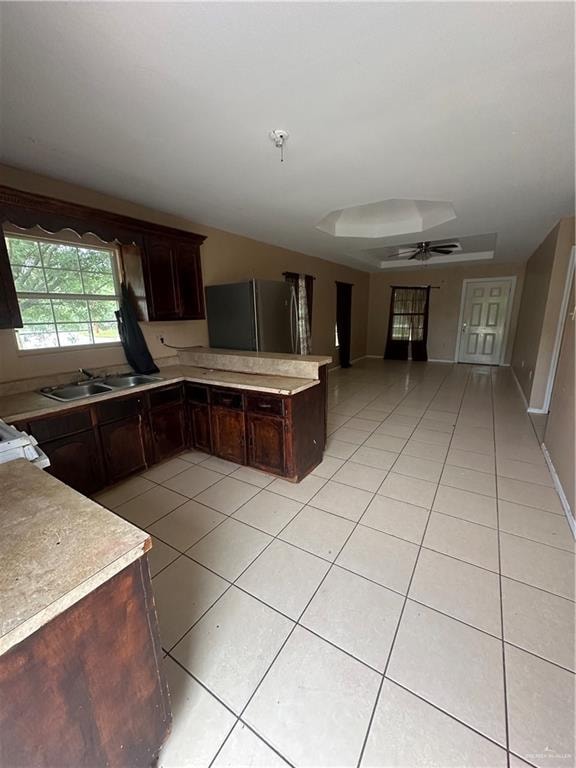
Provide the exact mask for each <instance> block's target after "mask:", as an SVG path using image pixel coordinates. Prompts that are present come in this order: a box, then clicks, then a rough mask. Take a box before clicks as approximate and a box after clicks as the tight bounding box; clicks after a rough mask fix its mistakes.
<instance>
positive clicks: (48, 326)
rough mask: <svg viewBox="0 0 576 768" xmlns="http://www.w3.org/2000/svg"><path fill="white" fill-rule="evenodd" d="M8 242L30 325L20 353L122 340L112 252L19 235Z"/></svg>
mask: <svg viewBox="0 0 576 768" xmlns="http://www.w3.org/2000/svg"><path fill="white" fill-rule="evenodd" d="M6 243H7V245H8V254H9V258H10V265H11V268H12V274H13V276H14V284H15V286H16V292H17V295H18V301H19V304H20V310H21V313H22V321H23V324H24V327H23V328H22V329H19V330H18V331H17V335H18V346H19V347H20V349H38V348H44V347H64V346H73V345H78V344H102V343H109V342H113V341H118V340H119V337H118V328H117V324H116V318H115V315H114V312H115V311H116V310H117V309H118V299H117V295H118V287H117V278H116V261H115V253H114V251H113V250H112V249H109V248H97V247H90V246H84V245H82V246H76V245H73V244H69V243H58V242H54V241H48V240H46V241H44V240H37V239H32V238H29V237H16V236H8V237H7V238H6Z"/></svg>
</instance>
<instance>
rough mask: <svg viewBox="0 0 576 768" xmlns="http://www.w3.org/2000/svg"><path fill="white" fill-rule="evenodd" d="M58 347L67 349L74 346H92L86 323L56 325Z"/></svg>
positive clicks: (88, 327) (88, 326)
mask: <svg viewBox="0 0 576 768" xmlns="http://www.w3.org/2000/svg"><path fill="white" fill-rule="evenodd" d="M58 338H59V340H60V346H62V347H69V346H72V345H74V344H92V334H91V333H90V325H89V324H88V323H64V324H59V325H58Z"/></svg>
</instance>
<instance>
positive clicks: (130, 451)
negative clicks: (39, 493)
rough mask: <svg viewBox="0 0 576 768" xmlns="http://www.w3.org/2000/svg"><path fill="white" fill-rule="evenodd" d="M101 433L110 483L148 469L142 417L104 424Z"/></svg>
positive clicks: (132, 417) (100, 429)
mask: <svg viewBox="0 0 576 768" xmlns="http://www.w3.org/2000/svg"><path fill="white" fill-rule="evenodd" d="M99 431H100V441H101V443H102V452H103V454H104V463H105V466H106V476H107V479H108V482H109V483H115V482H117V481H118V480H122V479H123V478H124V477H128V475H132V474H134V472H141V471H143V470H144V469H146V467H147V462H146V448H145V442H144V440H145V438H144V430H143V424H142V417H141V416H131V417H130V418H129V419H123V420H121V421H114V422H112V423H111V424H103V425H102V426H100V428H99ZM60 479H62V478H60Z"/></svg>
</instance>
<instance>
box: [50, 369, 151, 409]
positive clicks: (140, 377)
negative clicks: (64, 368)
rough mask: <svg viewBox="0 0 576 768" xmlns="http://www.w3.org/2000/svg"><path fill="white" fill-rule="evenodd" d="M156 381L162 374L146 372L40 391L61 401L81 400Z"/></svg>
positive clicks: (107, 377)
mask: <svg viewBox="0 0 576 768" xmlns="http://www.w3.org/2000/svg"><path fill="white" fill-rule="evenodd" d="M156 381H162V379H161V377H160V376H145V375H144V374H137V373H136V374H132V375H128V374H127V375H125V376H122V375H118V376H106V377H105V378H103V379H94V380H93V381H83V382H81V383H78V384H65V385H64V386H63V387H47V388H46V389H41V390H40V393H41V394H42V395H44V396H45V397H50V398H51V399H52V400H59V401H60V402H64V403H66V402H68V401H69V400H80V399H81V398H83V397H90V396H91V395H103V394H105V393H106V392H113V391H114V390H116V389H130V388H131V387H139V386H141V385H142V384H153V383H154V382H156Z"/></svg>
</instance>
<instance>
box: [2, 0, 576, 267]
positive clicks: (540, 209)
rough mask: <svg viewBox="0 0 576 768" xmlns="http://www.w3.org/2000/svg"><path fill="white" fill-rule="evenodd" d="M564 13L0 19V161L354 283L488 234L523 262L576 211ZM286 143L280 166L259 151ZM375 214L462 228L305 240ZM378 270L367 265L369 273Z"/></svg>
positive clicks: (198, 11) (139, 11) (569, 13)
mask: <svg viewBox="0 0 576 768" xmlns="http://www.w3.org/2000/svg"><path fill="white" fill-rule="evenodd" d="M573 14H574V7H573V5H572V3H569V2H560V3H556V2H542V3H540V2H527V3H524V2H516V3H515V2H512V3H508V2H506V3H505V2H494V3H491V2H476V3H474V2H472V3H455V2H448V3H417V2H412V3H410V2H409V3H402V2H398V3H368V4H363V3H249V4H244V3H216V2H211V3H189V4H186V3H178V4H177V3H174V4H172V3H166V4H160V3H159V4H156V3H152V4H144V3H143V4H140V3H44V2H41V3H33V2H30V3H3V4H2V9H1V16H0V20H1V23H2V41H1V43H2V45H1V53H2V62H1V64H2V69H1V72H2V98H3V102H2V120H3V125H2V128H3V136H2V145H1V148H2V154H1V157H2V160H3V162H5V163H8V164H12V165H16V166H19V167H24V168H28V169H31V170H35V171H38V172H41V173H46V174H49V175H52V176H55V177H58V178H62V179H65V180H68V181H71V182H75V183H78V184H82V185H84V186H88V187H91V188H94V189H97V190H99V191H102V192H106V193H109V194H112V195H115V196H118V197H124V198H127V199H129V200H133V201H136V202H140V203H143V204H145V205H149V206H152V207H154V208H158V209H160V210H165V211H169V212H172V213H177V214H181V215H184V216H186V217H188V218H190V219H191V220H193V221H198V222H202V223H205V224H208V225H212V226H215V227H220V228H222V229H226V230H229V231H232V232H237V233H241V234H244V235H248V236H250V237H254V238H257V239H259V240H263V241H266V242H270V243H275V244H278V245H283V246H286V247H288V248H292V249H294V250H299V251H304V252H307V253H311V254H314V255H318V256H323V257H325V258H330V259H334V260H337V261H343V262H346V263H349V264H351V265H353V266H358V267H359V268H361V269H370V270H371V269H376V268H377V267H376V266H375V265H374V266H372V264H370V263H368V262H369V261H370V260H369V259H367V258H366V255H365V254H362V251H363V250H374V249H375V248H378V247H384V246H390V245H396V244H398V243H405V242H408V243H410V242H413V241H415V240H420V239H431V240H440V239H445V238H449V237H465V236H467V235H482V234H485V233H496V234H497V245H496V259H497V260H498V261H510V260H520V261H521V260H524V259H526V258H527V257H528V256H529V255H530V253H531V252H532V251H533V250H534V248H535V246H536V245H537V244H538V243H539V242H540V241H541V240H542V238H543V237H544V235H545V234H546V233H547V231H548V230H549V229H551V227H552V226H553V225H554V223H555V222H556V221H557V220H558V219H559V218H560V217H561V216H563V215H567V214H570V213H571V212H572V211H573V208H574V197H573V195H574V192H573V181H574V118H573V116H574V74H573V55H574V32H573V30H574V26H573ZM273 128H284V129H286V130H288V131H289V132H290V138H289V140H288V142H287V144H286V151H285V161H284V163H282V164H281V163H280V156H279V151H278V150H277V149H275V147H274V146H273V144H272V143H271V141H270V139H269V137H268V133H269V131H270V130H271V129H273ZM388 198H414V199H419V200H446V201H451V202H452V203H453V205H454V208H455V210H456V214H457V218H456V219H455V220H453V221H449V222H447V223H444V224H441V225H440V226H437V227H433V228H431V229H429V230H427V231H426V233H425V235H426V236H425V237H422V236H421V235H420V233H418V235H417V236H412V235H402V236H400V237H388V238H383V239H381V240H374V239H371V240H369V241H366V240H362V239H347V238H333V237H331V236H330V235H328V234H326V233H323V232H321V231H319V230H317V229H315V226H314V225H315V224H316V223H317V222H318V221H319V220H320V219H321V218H322V217H323V216H325V215H326V214H327V213H329V212H330V211H334V210H336V209H339V208H344V207H347V206H351V205H360V204H365V203H371V202H375V201H379V200H385V199H388ZM375 263H376V262H375Z"/></svg>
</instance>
